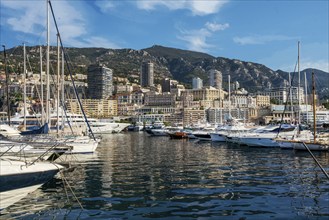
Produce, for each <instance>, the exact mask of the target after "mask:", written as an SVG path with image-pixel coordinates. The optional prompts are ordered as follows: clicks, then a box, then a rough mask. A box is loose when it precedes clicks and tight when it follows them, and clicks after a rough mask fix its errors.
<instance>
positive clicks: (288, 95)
mask: <svg viewBox="0 0 329 220" xmlns="http://www.w3.org/2000/svg"><path fill="white" fill-rule="evenodd" d="M297 64H298V60H297V61H296V64H295V68H294V72H295V71H296V68H297ZM294 78H295V74H293V75H292V77H291V79H290V80H291V81H290V82H289V90H288V93H287V100H288V99H289V97H290V92H291V88H292V82H293V80H294ZM298 98H299V97H298ZM287 105H288V101H286V102H285V105H284V110H283V113H282V115H281V123H280V126H279V129H278V132H277V134H276V138H278V137H279V133H280V131H281V126H282V122H283V115H284V113H285V111H286V109H287ZM291 105H292V103H291ZM290 123H291V122H290Z"/></svg>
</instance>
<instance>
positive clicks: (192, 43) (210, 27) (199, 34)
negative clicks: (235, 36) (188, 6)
mask: <svg viewBox="0 0 329 220" xmlns="http://www.w3.org/2000/svg"><path fill="white" fill-rule="evenodd" d="M228 27H229V24H227V23H225V24H219V23H215V22H213V23H211V22H207V23H206V24H205V27H203V28H201V29H199V30H184V29H179V31H180V33H181V35H180V36H178V39H180V40H183V41H186V42H187V44H188V49H190V50H194V51H200V52H206V51H207V49H209V48H212V47H214V46H213V45H211V44H209V43H207V40H208V38H210V37H211V36H212V35H213V33H214V32H217V31H222V30H225V29H226V28H228Z"/></svg>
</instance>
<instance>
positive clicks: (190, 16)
mask: <svg viewBox="0 0 329 220" xmlns="http://www.w3.org/2000/svg"><path fill="white" fill-rule="evenodd" d="M51 4H52V6H53V10H54V14H55V17H56V20H57V23H58V26H59V31H60V34H61V37H62V39H63V43H64V46H66V47H79V48H81V47H103V48H110V49H122V48H131V49H135V50H140V49H145V48H148V47H151V46H153V45H161V46H166V47H173V48H179V49H184V50H192V51H198V52H204V53H207V54H210V55H212V56H215V57H226V58H230V59H239V60H242V61H248V62H255V63H260V64H264V65H265V66H267V67H269V68H271V69H272V70H278V69H281V70H284V71H287V72H293V71H294V70H295V66H296V62H297V57H298V46H297V45H298V42H300V52H299V54H300V69H301V70H303V69H306V68H316V69H320V70H323V71H326V72H329V46H328V45H329V31H328V29H329V16H328V14H329V1H328V0H290V1H289V0H267V1H266V0H253V1H248V0H131V1H129V0H52V1H51ZM46 12H47V8H46V0H0V25H1V26H0V28H1V31H0V43H1V45H5V46H6V48H12V47H15V46H19V45H23V43H25V44H26V45H27V46H34V45H46V42H47V40H46V33H47V28H46V26H47V25H46V24H47V23H46V20H47V19H46V16H47V13H46ZM50 32H51V34H50V42H51V45H56V34H55V28H54V24H53V22H51V23H50ZM1 51H3V48H1Z"/></svg>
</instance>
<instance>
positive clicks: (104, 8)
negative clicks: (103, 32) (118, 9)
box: [95, 0, 115, 13]
mask: <svg viewBox="0 0 329 220" xmlns="http://www.w3.org/2000/svg"><path fill="white" fill-rule="evenodd" d="M95 5H96V6H97V7H98V8H99V9H100V10H101V12H103V13H106V12H108V11H109V10H111V9H113V8H115V5H114V3H113V2H111V1H104V0H100V1H95Z"/></svg>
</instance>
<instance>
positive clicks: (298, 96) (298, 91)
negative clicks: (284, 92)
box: [297, 41, 300, 124]
mask: <svg viewBox="0 0 329 220" xmlns="http://www.w3.org/2000/svg"><path fill="white" fill-rule="evenodd" d="M299 47H300V42H299V41H298V88H297V89H298V90H297V98H298V124H300V94H299V93H300V59H299V54H300V49H299Z"/></svg>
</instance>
